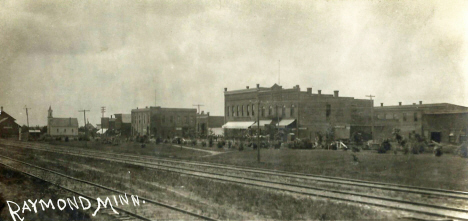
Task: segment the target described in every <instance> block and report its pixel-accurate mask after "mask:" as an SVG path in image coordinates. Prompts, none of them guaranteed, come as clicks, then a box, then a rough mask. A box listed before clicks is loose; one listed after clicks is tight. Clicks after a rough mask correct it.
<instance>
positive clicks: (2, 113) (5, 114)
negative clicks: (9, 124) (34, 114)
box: [0, 111, 16, 120]
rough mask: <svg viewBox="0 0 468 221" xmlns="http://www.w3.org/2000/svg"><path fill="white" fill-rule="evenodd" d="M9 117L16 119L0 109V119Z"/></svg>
mask: <svg viewBox="0 0 468 221" xmlns="http://www.w3.org/2000/svg"><path fill="white" fill-rule="evenodd" d="M5 117H6V118H11V119H13V120H16V119H15V118H14V117H12V116H11V115H9V114H8V113H7V112H5V111H0V119H3V118H5Z"/></svg>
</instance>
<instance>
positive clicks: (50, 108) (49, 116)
mask: <svg viewBox="0 0 468 221" xmlns="http://www.w3.org/2000/svg"><path fill="white" fill-rule="evenodd" d="M48 112H49V115H47V118H53V117H52V107H51V106H49V110H48Z"/></svg>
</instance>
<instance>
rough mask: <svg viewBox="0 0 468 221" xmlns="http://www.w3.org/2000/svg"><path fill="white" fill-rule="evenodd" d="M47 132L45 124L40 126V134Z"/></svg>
mask: <svg viewBox="0 0 468 221" xmlns="http://www.w3.org/2000/svg"><path fill="white" fill-rule="evenodd" d="M46 133H47V126H43V127H42V128H41V134H46Z"/></svg>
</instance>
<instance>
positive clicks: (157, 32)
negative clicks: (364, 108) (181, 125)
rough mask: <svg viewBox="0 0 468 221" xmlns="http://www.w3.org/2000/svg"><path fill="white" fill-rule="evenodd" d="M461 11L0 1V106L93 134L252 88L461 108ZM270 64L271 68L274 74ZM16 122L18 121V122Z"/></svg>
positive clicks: (413, 6) (442, 7)
mask: <svg viewBox="0 0 468 221" xmlns="http://www.w3.org/2000/svg"><path fill="white" fill-rule="evenodd" d="M466 14H468V13H467V3H466V2H464V1H452V2H450V4H446V3H441V2H437V1H411V2H399V1H386V2H369V1H347V2H342V1H313V2H307V1H297V2H291V1H253V2H252V1H196V2H194V1H176V2H174V1H143V0H139V1H123V0H122V1H119V0H118V1H69V2H65V1H32V0H31V1H29V0H21V1H3V2H2V3H0V52H1V53H0V93H1V95H2V96H0V103H1V104H2V105H3V106H4V107H5V110H6V111H9V112H10V113H12V114H13V116H23V113H22V112H23V110H22V107H24V105H25V104H27V105H28V106H31V107H33V108H34V109H33V110H32V111H31V117H30V122H32V124H45V122H46V116H47V108H48V106H49V105H52V106H53V108H54V114H56V115H57V116H63V117H77V118H78V119H79V120H80V122H81V121H82V120H81V119H82V116H81V115H80V113H78V111H77V110H78V109H82V108H86V109H91V110H92V111H91V112H90V114H89V118H90V121H91V122H92V123H98V122H99V117H100V116H101V114H100V107H101V106H106V107H107V110H108V114H113V113H121V112H122V113H129V112H130V110H131V109H132V108H136V107H137V106H139V107H143V106H149V105H154V104H155V102H156V103H157V104H158V105H162V106H167V107H192V104H194V103H203V104H205V106H204V109H205V111H210V112H211V113H212V114H222V113H223V104H224V102H223V99H224V97H223V93H222V91H223V88H224V87H227V88H228V89H229V90H234V89H241V88H245V86H247V85H250V86H251V87H254V86H255V84H256V83H260V84H261V85H262V86H271V85H273V84H274V83H277V81H278V72H279V69H280V70H281V84H282V85H283V87H292V86H293V85H296V84H299V85H301V87H302V88H305V87H313V88H314V93H316V90H317V89H322V90H323V91H324V92H325V93H331V91H333V90H340V91H341V94H342V95H343V96H354V97H357V98H365V97H364V95H365V94H369V93H372V94H374V95H376V96H377V97H376V99H377V100H376V103H379V102H384V103H388V104H390V103H397V102H398V101H403V102H405V103H413V102H417V101H418V100H423V101H424V102H425V103H429V102H451V103H456V104H461V105H468V103H467V102H466V96H467V95H468V88H467V87H466V86H465V85H466V82H467V74H466V73H467V68H468V67H467V65H466V63H467V60H466V59H467V57H468V56H467V51H468V49H467V46H466V40H467V34H468V25H467V17H466ZM278 60H281V68H279V67H278ZM17 118H18V121H19V122H20V123H23V122H25V119H24V120H23V119H22V118H23V117H17Z"/></svg>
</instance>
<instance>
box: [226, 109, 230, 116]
mask: <svg viewBox="0 0 468 221" xmlns="http://www.w3.org/2000/svg"><path fill="white" fill-rule="evenodd" d="M226 117H229V107H226Z"/></svg>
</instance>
